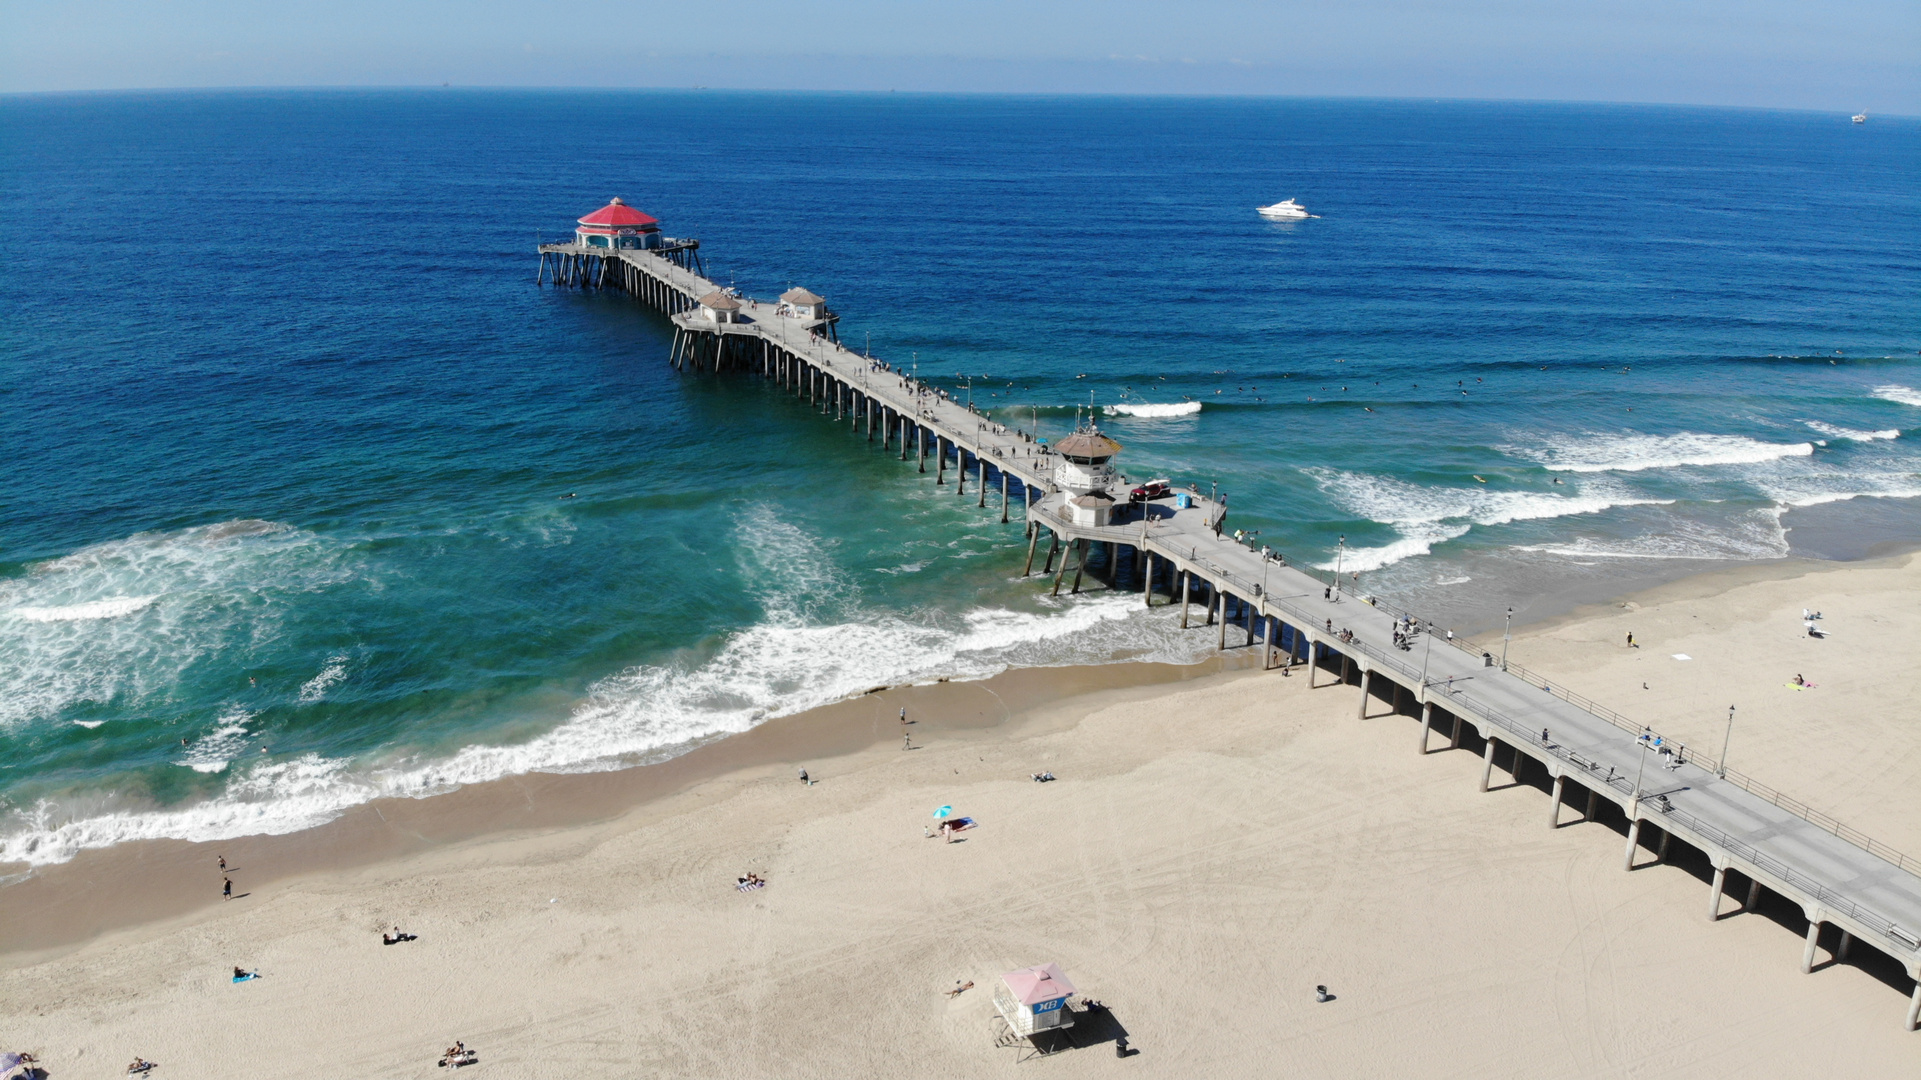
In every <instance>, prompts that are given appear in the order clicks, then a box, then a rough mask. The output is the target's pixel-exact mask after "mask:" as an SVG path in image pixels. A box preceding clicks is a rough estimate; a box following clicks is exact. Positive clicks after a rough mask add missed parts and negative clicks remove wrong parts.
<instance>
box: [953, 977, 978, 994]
mask: <svg viewBox="0 0 1921 1080" xmlns="http://www.w3.org/2000/svg"><path fill="white" fill-rule="evenodd" d="M973 988H974V983H973V981H972V980H971V979H970V980H969V981H967V982H957V983H955V984H954V988H953V989H952V990H949V991H947V996H948V997H959V996H960V995H962V994H964V993H966V992H967V991H969V990H972V989H973Z"/></svg>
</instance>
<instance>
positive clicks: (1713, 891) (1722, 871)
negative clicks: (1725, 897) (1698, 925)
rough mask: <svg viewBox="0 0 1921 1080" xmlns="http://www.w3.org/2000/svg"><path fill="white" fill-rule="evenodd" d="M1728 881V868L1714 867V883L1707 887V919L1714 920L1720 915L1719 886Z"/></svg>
mask: <svg viewBox="0 0 1921 1080" xmlns="http://www.w3.org/2000/svg"><path fill="white" fill-rule="evenodd" d="M1727 882H1728V868H1727V867H1725V866H1716V867H1715V868H1714V885H1713V886H1712V887H1711V888H1709V889H1708V921H1709V922H1714V921H1715V920H1717V919H1719V918H1720V917H1721V888H1722V886H1724V885H1726V884H1727Z"/></svg>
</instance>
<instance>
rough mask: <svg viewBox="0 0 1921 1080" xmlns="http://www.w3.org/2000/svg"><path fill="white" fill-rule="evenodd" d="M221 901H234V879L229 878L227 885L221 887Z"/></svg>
mask: <svg viewBox="0 0 1921 1080" xmlns="http://www.w3.org/2000/svg"><path fill="white" fill-rule="evenodd" d="M220 899H222V900H232V899H233V879H232V878H227V879H226V883H225V884H223V885H221V886H220Z"/></svg>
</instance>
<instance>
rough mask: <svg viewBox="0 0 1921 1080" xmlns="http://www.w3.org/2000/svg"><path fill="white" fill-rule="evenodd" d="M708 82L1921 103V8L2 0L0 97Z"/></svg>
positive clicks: (1807, 3) (1235, 0)
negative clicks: (153, 90)
mask: <svg viewBox="0 0 1921 1080" xmlns="http://www.w3.org/2000/svg"><path fill="white" fill-rule="evenodd" d="M443 82H448V83H453V84H455V85H461V86H476V85H479V86H608V87H611V86H632V87H646V86H682V87H684V86H695V85H701V86H710V87H739V88H785V89H824V90H888V89H897V90H945V91H954V90H958V91H1015V92H1032V91H1040V92H1060V91H1066V92H1096V93H1112V92H1142V93H1235V94H1244V93H1253V94H1307V95H1321V94H1326V95H1352V94H1358V95H1368V96H1387V97H1489V98H1545V99H1561V100H1599V101H1650V102H1687V103H1697V104H1712V105H1752V106H1778V107H1789V108H1810V109H1835V110H1848V111H1852V110H1855V109H1862V108H1865V109H1868V110H1869V111H1870V112H1876V111H1879V112H1899V113H1908V114H1916V113H1921V0H1825V2H1813V0H1740V2H1737V0H1341V2H1322V3H1304V2H1299V0H1269V2H1254V0H1179V2H1171V3H1170V2H1166V0H1153V2H1148V0H1108V2H1104V3H1101V2H1094V0H946V2H943V3H934V2H927V0H923V2H918V3H902V2H898V0H825V2H821V0H813V2H809V0H778V2H769V0H722V2H718V3H689V2H680V3H671V4H669V3H659V2H655V0H575V2H566V3H555V2H550V0H464V2H456V0H384V2H382V0H140V2H131V0H0V91H38V90H93V89H122V88H135V87H217V86H400V85H438V84H440V83H443Z"/></svg>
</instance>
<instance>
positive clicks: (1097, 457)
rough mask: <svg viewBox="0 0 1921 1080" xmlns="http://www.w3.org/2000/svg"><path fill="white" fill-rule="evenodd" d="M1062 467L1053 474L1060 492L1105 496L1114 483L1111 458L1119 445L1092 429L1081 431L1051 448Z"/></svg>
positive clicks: (1085, 428) (1112, 458) (1117, 450)
mask: <svg viewBox="0 0 1921 1080" xmlns="http://www.w3.org/2000/svg"><path fill="white" fill-rule="evenodd" d="M1054 452H1055V453H1056V454H1059V455H1060V459H1061V463H1060V465H1059V466H1058V467H1057V468H1056V469H1055V471H1054V482H1055V483H1056V484H1058V485H1060V488H1061V490H1063V491H1067V492H1071V493H1072V494H1075V495H1092V494H1093V493H1095V492H1097V491H1099V492H1105V491H1106V490H1107V489H1108V488H1109V487H1111V486H1113V483H1114V466H1113V464H1112V462H1113V460H1114V455H1115V454H1118V453H1120V452H1121V444H1120V443H1117V442H1115V441H1114V440H1112V439H1110V438H1108V437H1107V436H1105V435H1103V434H1101V433H1100V432H1099V431H1097V430H1095V429H1094V428H1092V427H1084V428H1082V429H1080V430H1079V431H1076V432H1075V433H1074V434H1072V435H1069V436H1068V437H1067V438H1065V439H1062V440H1061V441H1060V442H1058V443H1055V444H1054Z"/></svg>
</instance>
